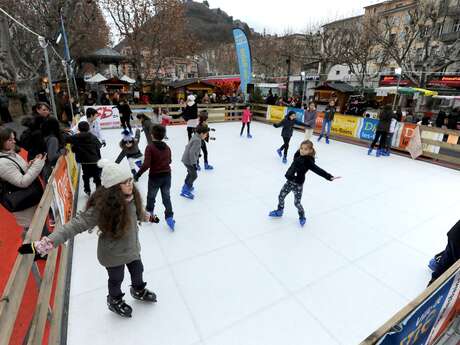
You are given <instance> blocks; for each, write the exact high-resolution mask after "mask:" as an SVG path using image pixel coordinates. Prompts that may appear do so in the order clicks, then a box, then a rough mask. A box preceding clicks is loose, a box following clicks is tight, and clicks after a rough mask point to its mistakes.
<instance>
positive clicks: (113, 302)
mask: <svg viewBox="0 0 460 345" xmlns="http://www.w3.org/2000/svg"><path fill="white" fill-rule="evenodd" d="M124 295H125V294H123V295H122V296H121V297H119V298H113V297H110V295H109V296H107V306H108V307H109V310H110V311H113V312H114V313H115V314H118V315H120V316H122V317H131V314H132V313H133V308H131V307H130V306H129V305H128V304H126V303H125V301H124V300H123V296H124Z"/></svg>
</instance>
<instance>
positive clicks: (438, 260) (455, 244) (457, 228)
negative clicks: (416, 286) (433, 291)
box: [428, 220, 460, 285]
mask: <svg viewBox="0 0 460 345" xmlns="http://www.w3.org/2000/svg"><path fill="white" fill-rule="evenodd" d="M458 259H460V220H459V221H458V222H457V223H456V224H455V225H454V226H453V227H452V228H451V229H450V230H449V232H448V233H447V246H446V249H445V250H444V251H443V252H441V253H439V254H436V255H435V257H434V258H433V259H431V260H430V263H429V265H428V267H430V268H431V269H432V270H433V273H432V274H431V280H430V282H429V283H428V285H430V284H431V283H433V282H434V281H435V280H436V279H437V278H439V277H440V276H441V275H442V274H443V273H444V272H445V271H447V270H448V269H449V267H450V266H452V265H453V264H454V263H455V262H457V260H458Z"/></svg>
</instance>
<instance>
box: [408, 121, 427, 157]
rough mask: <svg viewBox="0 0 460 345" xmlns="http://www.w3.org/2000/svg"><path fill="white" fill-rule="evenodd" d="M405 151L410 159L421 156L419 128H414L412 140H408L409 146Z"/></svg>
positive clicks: (421, 147)
mask: <svg viewBox="0 0 460 345" xmlns="http://www.w3.org/2000/svg"><path fill="white" fill-rule="evenodd" d="M406 150H407V151H408V152H409V153H410V156H411V157H412V159H416V158H417V157H419V156H421V155H422V154H423V146H422V139H421V138H420V127H418V126H417V127H416V128H414V132H413V135H412V138H410V141H409V144H408V145H407V146H406Z"/></svg>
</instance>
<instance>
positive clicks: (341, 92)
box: [313, 81, 356, 113]
mask: <svg viewBox="0 0 460 345" xmlns="http://www.w3.org/2000/svg"><path fill="white" fill-rule="evenodd" d="M313 89H314V90H315V102H316V104H317V105H318V109H319V110H320V111H322V110H323V109H324V108H325V107H326V105H327V104H328V103H329V102H330V101H335V105H336V108H337V111H339V112H341V113H343V112H345V110H346V108H347V103H348V98H349V97H350V96H351V95H352V94H354V93H355V92H356V91H355V88H354V87H353V86H351V85H350V84H347V83H344V82H338V81H335V82H325V83H324V84H323V85H320V86H317V87H315V88H313ZM321 108H322V109H321Z"/></svg>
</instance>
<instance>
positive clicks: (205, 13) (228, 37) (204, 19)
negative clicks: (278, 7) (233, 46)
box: [185, 0, 251, 48]
mask: <svg viewBox="0 0 460 345" xmlns="http://www.w3.org/2000/svg"><path fill="white" fill-rule="evenodd" d="M211 1H212V0H211ZM185 8H186V10H185V16H186V18H187V30H189V31H190V32H191V33H192V34H193V36H194V37H196V39H197V40H198V41H199V42H200V43H201V44H202V45H203V46H205V47H207V48H209V47H213V46H216V45H219V44H222V43H231V42H233V34H232V29H233V28H234V27H235V26H238V27H241V28H242V29H244V30H245V32H246V33H247V34H250V33H251V30H250V28H249V26H248V25H247V24H246V23H243V22H241V21H239V20H234V19H233V17H232V16H229V15H228V14H227V13H225V12H224V11H222V10H221V9H219V8H215V9H211V8H209V7H207V6H206V5H204V4H203V3H199V2H195V1H191V0H189V1H187V2H186V3H185Z"/></svg>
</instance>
